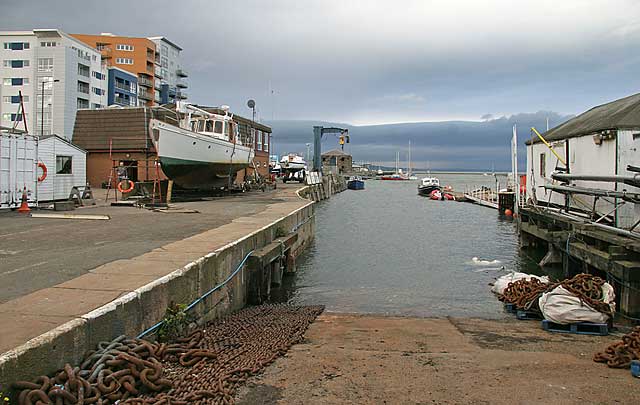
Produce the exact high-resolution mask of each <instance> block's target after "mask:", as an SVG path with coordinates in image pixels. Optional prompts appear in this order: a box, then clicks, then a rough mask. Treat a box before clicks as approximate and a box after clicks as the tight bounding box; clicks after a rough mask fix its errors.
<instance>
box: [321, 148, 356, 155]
mask: <svg viewBox="0 0 640 405" xmlns="http://www.w3.org/2000/svg"><path fill="white" fill-rule="evenodd" d="M322 156H351V155H350V154H348V153H344V151H341V150H340V149H333V150H330V151H328V152H325V153H323V154H322Z"/></svg>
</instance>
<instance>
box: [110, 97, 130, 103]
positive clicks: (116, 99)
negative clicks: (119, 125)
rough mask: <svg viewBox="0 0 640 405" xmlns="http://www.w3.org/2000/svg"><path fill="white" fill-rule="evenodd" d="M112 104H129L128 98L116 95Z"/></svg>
mask: <svg viewBox="0 0 640 405" xmlns="http://www.w3.org/2000/svg"><path fill="white" fill-rule="evenodd" d="M114 104H119V105H129V99H128V98H124V97H116V98H115V100H114Z"/></svg>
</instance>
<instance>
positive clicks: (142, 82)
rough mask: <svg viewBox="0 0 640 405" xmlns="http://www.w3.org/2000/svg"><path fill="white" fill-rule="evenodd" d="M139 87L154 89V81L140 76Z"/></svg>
mask: <svg viewBox="0 0 640 405" xmlns="http://www.w3.org/2000/svg"><path fill="white" fill-rule="evenodd" d="M138 85H140V86H144V87H149V88H152V87H153V81H151V80H149V79H147V78H146V77H144V76H138Z"/></svg>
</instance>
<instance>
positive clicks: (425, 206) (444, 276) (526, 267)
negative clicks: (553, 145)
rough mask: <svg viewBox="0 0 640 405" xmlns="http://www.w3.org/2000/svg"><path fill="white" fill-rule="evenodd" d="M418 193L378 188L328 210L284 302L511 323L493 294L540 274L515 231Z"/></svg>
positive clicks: (447, 181) (322, 206)
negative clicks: (510, 275)
mask: <svg viewBox="0 0 640 405" xmlns="http://www.w3.org/2000/svg"><path fill="white" fill-rule="evenodd" d="M437 177H438V178H440V181H441V184H443V185H451V186H453V187H454V189H456V190H463V189H464V187H465V186H469V187H479V186H481V185H485V186H487V187H495V179H494V177H493V176H484V175H482V174H437ZM499 180H500V181H501V183H502V184H504V182H505V177H504V176H502V177H501V178H500V179H499ZM417 184H418V183H417V182H416V181H404V182H402V181H400V182H394V181H377V180H369V181H367V182H366V189H365V190H363V191H347V192H344V193H340V194H338V195H335V196H334V197H333V198H331V199H330V200H327V201H324V202H321V203H319V204H318V206H317V207H316V228H317V229H316V237H315V241H314V242H313V244H312V245H311V247H310V248H309V249H308V250H307V253H306V254H305V255H304V256H303V257H302V258H300V260H299V262H298V273H297V274H296V276H295V277H292V278H290V279H289V280H288V284H287V285H285V288H284V289H283V291H282V292H283V293H284V295H285V297H284V298H286V299H289V300H291V301H293V302H296V303H301V304H323V305H325V306H326V307H327V310H329V311H334V312H349V313H381V314H390V315H407V316H435V317H442V316H465V317H482V318H501V317H504V316H505V314H504V312H503V311H502V306H501V303H500V302H499V301H498V300H497V299H496V298H495V297H494V296H493V295H492V294H491V292H490V286H489V285H488V284H489V283H491V282H492V281H493V280H494V278H495V277H497V276H499V275H502V274H505V273H506V272H507V271H508V270H521V271H529V272H535V266H534V264H533V261H532V260H531V259H529V258H527V257H525V256H522V255H521V253H520V252H519V248H518V241H517V234H516V229H515V224H514V222H513V221H512V220H511V219H508V218H504V217H500V216H499V215H498V213H497V211H495V210H492V209H489V208H486V207H481V206H477V205H474V204H471V203H460V202H453V201H431V200H429V199H427V198H425V197H420V196H418V195H417V192H416V188H417ZM474 257H477V258H478V260H485V261H489V262H493V261H498V262H494V263H492V264H487V263H485V264H484V265H481V264H479V263H477V262H474V260H473V258H474ZM502 266H504V268H503V267H502Z"/></svg>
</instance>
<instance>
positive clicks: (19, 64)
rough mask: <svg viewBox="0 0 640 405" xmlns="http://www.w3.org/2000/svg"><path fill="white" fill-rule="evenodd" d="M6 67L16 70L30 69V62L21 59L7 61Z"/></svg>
mask: <svg viewBox="0 0 640 405" xmlns="http://www.w3.org/2000/svg"><path fill="white" fill-rule="evenodd" d="M4 67H8V68H14V69H19V68H23V67H29V61H28V60H20V59H14V60H11V59H5V61H4Z"/></svg>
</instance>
